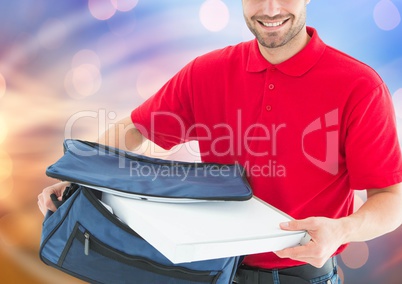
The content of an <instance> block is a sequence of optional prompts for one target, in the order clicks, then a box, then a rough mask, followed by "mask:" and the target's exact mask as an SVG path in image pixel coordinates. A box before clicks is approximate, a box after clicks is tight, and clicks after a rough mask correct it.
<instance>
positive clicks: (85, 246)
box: [84, 232, 89, 255]
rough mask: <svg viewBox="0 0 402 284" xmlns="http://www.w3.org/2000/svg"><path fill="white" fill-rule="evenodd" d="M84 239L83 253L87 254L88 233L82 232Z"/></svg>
mask: <svg viewBox="0 0 402 284" xmlns="http://www.w3.org/2000/svg"><path fill="white" fill-rule="evenodd" d="M84 237H85V241H84V254H85V255H89V233H88V232H85V233H84Z"/></svg>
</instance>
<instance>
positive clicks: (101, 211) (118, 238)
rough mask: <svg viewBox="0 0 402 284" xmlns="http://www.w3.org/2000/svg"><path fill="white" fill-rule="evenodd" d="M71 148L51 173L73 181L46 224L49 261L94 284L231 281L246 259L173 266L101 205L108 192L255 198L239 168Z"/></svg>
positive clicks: (91, 146) (44, 252)
mask: <svg viewBox="0 0 402 284" xmlns="http://www.w3.org/2000/svg"><path fill="white" fill-rule="evenodd" d="M64 150H65V152H64V155H63V157H61V158H60V159H59V160H58V161H57V162H56V163H55V164H53V165H51V166H50V167H48V169H47V171H46V173H47V175H48V176H50V177H53V178H57V179H60V180H64V181H70V182H72V183H71V185H70V187H68V188H67V189H66V190H65V192H64V194H63V201H62V204H58V206H59V208H58V210H57V211H56V212H54V213H52V212H49V213H48V214H47V215H46V217H45V220H44V222H43V229H42V238H41V247H40V258H41V260H42V261H43V262H44V263H46V264H48V265H50V266H52V267H55V268H57V269H59V270H61V271H64V272H65V273H68V274H70V275H72V276H75V277H77V278H79V279H82V280H84V281H87V282H90V283H175V284H176V283H177V284H180V283H183V284H184V283H219V284H223V283H232V279H233V277H234V274H235V272H236V269H237V267H238V265H239V260H240V256H237V257H228V258H221V259H211V260H204V261H195V262H190V263H180V264H173V263H172V262H171V261H170V260H169V259H167V258H166V257H165V256H164V255H163V254H161V253H160V252H159V251H158V250H156V249H155V248H154V247H153V246H152V245H150V244H149V243H148V242H147V241H146V240H144V239H143V238H142V237H141V236H140V235H138V234H137V233H136V232H135V231H134V230H133V229H132V228H130V227H129V226H127V225H126V224H125V223H123V222H121V221H120V219H119V218H118V216H115V215H114V214H113V213H112V212H111V211H110V210H109V209H108V208H107V206H106V205H105V204H104V203H102V201H101V199H102V193H103V192H108V193H112V194H116V195H120V196H125V197H128V198H139V199H149V200H154V201H159V202H161V201H162V202H165V201H168V202H194V201H198V200H237V201H242V200H248V199H250V198H251V197H252V192H251V189H250V186H249V185H248V183H247V181H246V180H245V178H244V171H243V169H242V168H241V167H240V166H238V165H220V164H207V163H186V162H177V161H167V160H161V159H154V158H149V157H145V156H141V155H136V154H132V153H129V152H126V151H122V150H120V149H116V148H113V147H107V146H104V145H100V144H97V143H90V142H85V141H79V140H66V141H65V142H64ZM179 168H180V169H179ZM169 171H170V172H169ZM162 173H163V174H162ZM144 202H147V201H144Z"/></svg>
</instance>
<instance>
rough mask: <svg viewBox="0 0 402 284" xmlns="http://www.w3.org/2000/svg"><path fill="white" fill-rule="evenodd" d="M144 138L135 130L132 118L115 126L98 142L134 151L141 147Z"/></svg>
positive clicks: (127, 118) (123, 120) (125, 119)
mask: <svg viewBox="0 0 402 284" xmlns="http://www.w3.org/2000/svg"><path fill="white" fill-rule="evenodd" d="M143 140H144V137H143V136H142V134H141V133H140V132H139V131H138V129H136V128H135V126H134V124H133V122H132V121H131V118H130V117H126V118H124V119H122V120H120V121H118V122H116V123H115V124H113V125H112V126H111V127H110V128H109V129H108V130H106V132H105V133H103V134H102V135H101V136H100V137H99V138H98V142H99V143H101V144H105V145H108V146H112V147H116V148H119V149H122V150H128V151H133V150H134V149H136V148H138V147H139V146H141V144H142V142H143Z"/></svg>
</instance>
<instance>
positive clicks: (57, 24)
mask: <svg viewBox="0 0 402 284" xmlns="http://www.w3.org/2000/svg"><path fill="white" fill-rule="evenodd" d="M66 34H67V28H66V26H65V25H64V24H63V23H62V22H61V21H60V20H58V19H50V20H47V21H46V22H45V23H44V24H43V25H42V27H41V28H40V30H39V33H38V40H39V43H40V44H41V45H42V46H43V47H44V48H46V49H49V50H53V49H57V48H59V47H60V46H62V45H63V43H64V41H65V39H66Z"/></svg>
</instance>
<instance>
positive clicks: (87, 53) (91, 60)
mask: <svg viewBox="0 0 402 284" xmlns="http://www.w3.org/2000/svg"><path fill="white" fill-rule="evenodd" d="M82 64H91V65H93V66H95V67H97V68H100V67H101V64H100V59H99V56H98V54H96V52H95V51H93V50H90V49H82V50H80V51H78V52H77V53H76V54H75V55H74V57H73V59H72V61H71V67H72V68H77V67H79V66H80V65H82Z"/></svg>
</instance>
